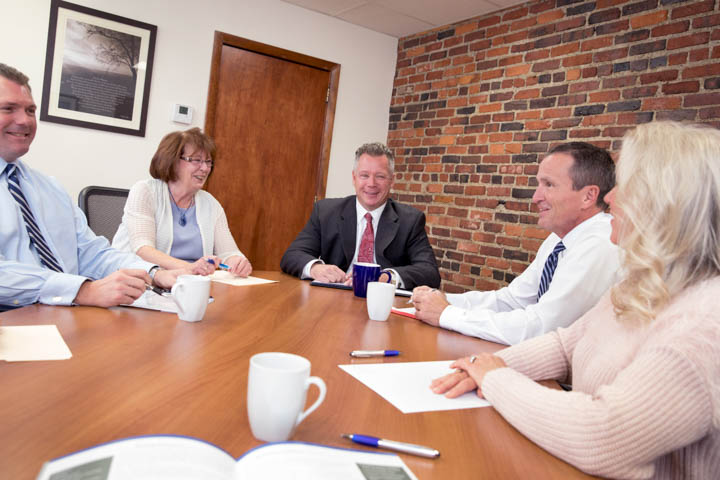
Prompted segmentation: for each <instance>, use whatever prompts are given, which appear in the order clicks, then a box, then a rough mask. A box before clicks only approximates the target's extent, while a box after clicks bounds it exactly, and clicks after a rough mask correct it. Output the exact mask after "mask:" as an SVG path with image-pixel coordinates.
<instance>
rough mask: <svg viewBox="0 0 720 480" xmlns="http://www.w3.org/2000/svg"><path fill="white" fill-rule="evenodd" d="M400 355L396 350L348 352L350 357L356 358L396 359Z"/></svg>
mask: <svg viewBox="0 0 720 480" xmlns="http://www.w3.org/2000/svg"><path fill="white" fill-rule="evenodd" d="M400 353H401V352H399V351H397V350H353V351H352V352H350V356H351V357H356V358H368V357H397V356H398V355H400Z"/></svg>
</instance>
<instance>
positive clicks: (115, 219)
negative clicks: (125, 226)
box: [78, 186, 129, 242]
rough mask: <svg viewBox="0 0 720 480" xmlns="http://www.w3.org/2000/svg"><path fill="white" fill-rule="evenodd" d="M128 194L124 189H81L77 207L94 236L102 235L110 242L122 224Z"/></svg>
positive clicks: (94, 187)
mask: <svg viewBox="0 0 720 480" xmlns="http://www.w3.org/2000/svg"><path fill="white" fill-rule="evenodd" d="M128 192H129V190H127V189H124V188H111V187H96V186H90V187H85V188H83V190H82V192H80V195H78V206H79V207H80V209H81V210H82V211H83V212H84V213H85V216H86V217H87V221H88V226H89V227H90V229H91V230H92V231H93V232H95V235H102V236H103V237H105V238H107V239H108V240H109V241H110V242H112V239H113V237H114V236H115V232H117V229H118V227H119V226H120V222H122V216H123V209H124V208H125V202H126V201H127V196H128Z"/></svg>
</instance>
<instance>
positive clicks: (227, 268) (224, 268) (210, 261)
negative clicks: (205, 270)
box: [206, 258, 230, 270]
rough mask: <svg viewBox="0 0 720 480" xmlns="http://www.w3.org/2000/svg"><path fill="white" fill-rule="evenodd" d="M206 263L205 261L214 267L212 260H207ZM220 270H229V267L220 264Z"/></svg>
mask: <svg viewBox="0 0 720 480" xmlns="http://www.w3.org/2000/svg"><path fill="white" fill-rule="evenodd" d="M206 261H207V262H208V263H209V264H210V265H215V260H213V259H212V258H207V259H206ZM220 268H222V269H223V270H230V267H228V266H227V265H225V264H224V263H221V264H220Z"/></svg>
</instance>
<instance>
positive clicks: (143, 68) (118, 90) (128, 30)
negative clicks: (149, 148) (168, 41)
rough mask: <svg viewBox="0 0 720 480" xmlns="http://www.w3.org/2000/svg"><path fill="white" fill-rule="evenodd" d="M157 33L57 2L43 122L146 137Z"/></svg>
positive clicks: (52, 18)
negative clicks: (146, 121)
mask: <svg viewBox="0 0 720 480" xmlns="http://www.w3.org/2000/svg"><path fill="white" fill-rule="evenodd" d="M155 33H156V27H155V26H153V25H148V24H144V23H141V22H138V21H135V20H131V19H127V18H123V17H118V16H115V15H110V14H107V13H104V12H99V11H97V10H92V9H89V8H85V7H81V6H78V5H74V4H70V3H67V2H62V1H58V0H54V1H53V3H52V6H51V15H50V33H49V36H48V50H47V58H46V64H45V85H44V89H43V98H42V105H41V117H40V118H41V120H48V121H52V122H57V123H63V124H68V125H74V126H80V127H86V128H95V129H100V130H107V131H113V132H117V133H126V134H130V135H138V136H144V135H145V120H146V116H147V103H148V102H147V100H148V93H149V87H150V78H151V71H152V56H153V52H154V43H155Z"/></svg>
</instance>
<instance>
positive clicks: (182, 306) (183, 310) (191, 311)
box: [171, 275, 210, 322]
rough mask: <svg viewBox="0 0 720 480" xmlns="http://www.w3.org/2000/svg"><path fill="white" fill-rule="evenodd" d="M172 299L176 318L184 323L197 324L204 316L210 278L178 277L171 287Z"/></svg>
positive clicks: (200, 276)
mask: <svg viewBox="0 0 720 480" xmlns="http://www.w3.org/2000/svg"><path fill="white" fill-rule="evenodd" d="M171 292H172V298H173V300H174V301H175V304H176V305H177V307H178V317H180V320H185V321H186V322H198V321H200V320H202V318H203V315H205V310H206V309H207V306H208V299H209V298H210V278H209V277H205V276H202V275H180V276H178V277H177V281H176V282H175V285H173V287H172V290H171Z"/></svg>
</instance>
